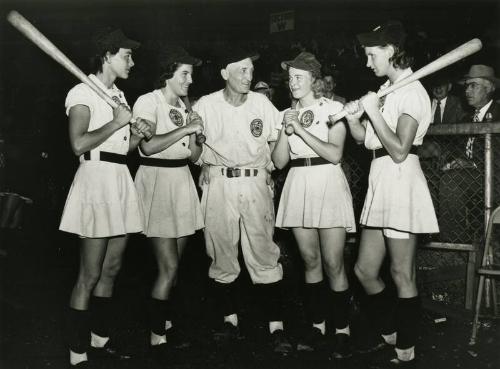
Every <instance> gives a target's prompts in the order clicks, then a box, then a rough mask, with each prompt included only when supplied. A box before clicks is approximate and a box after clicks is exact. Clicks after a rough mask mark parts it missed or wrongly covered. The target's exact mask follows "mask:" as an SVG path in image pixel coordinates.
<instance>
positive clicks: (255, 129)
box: [250, 119, 264, 137]
mask: <svg viewBox="0 0 500 369" xmlns="http://www.w3.org/2000/svg"><path fill="white" fill-rule="evenodd" d="M263 127H264V124H263V123H262V120H260V119H254V120H252V123H250V132H252V134H253V135H254V137H260V136H261V135H262V128H263Z"/></svg>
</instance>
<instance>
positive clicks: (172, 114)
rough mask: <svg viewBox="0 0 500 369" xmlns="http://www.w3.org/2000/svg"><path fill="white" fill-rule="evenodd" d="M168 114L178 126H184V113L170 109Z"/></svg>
mask: <svg viewBox="0 0 500 369" xmlns="http://www.w3.org/2000/svg"><path fill="white" fill-rule="evenodd" d="M168 116H169V117H170V120H171V121H172V123H174V124H175V125H176V126H177V127H182V125H183V124H184V118H182V114H181V113H179V111H178V110H176V109H170V112H169V113H168Z"/></svg>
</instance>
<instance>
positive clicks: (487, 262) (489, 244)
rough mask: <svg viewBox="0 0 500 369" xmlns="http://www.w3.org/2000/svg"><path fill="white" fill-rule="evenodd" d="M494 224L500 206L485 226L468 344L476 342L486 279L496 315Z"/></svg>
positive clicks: (499, 267) (498, 272) (499, 272)
mask: <svg viewBox="0 0 500 369" xmlns="http://www.w3.org/2000/svg"><path fill="white" fill-rule="evenodd" d="M495 224H500V206H499V207H497V208H496V209H495V210H494V211H493V213H492V214H491V216H490V219H489V221H488V227H487V228H486V241H485V243H484V251H483V260H482V262H481V266H480V267H479V268H478V270H477V273H478V274H479V286H478V290H477V297H476V308H475V311H474V321H473V323H472V335H471V338H470V342H469V344H470V345H474V344H475V343H476V338H477V331H478V328H479V313H480V310H481V303H482V300H483V292H484V290H485V280H486V279H490V281H491V286H492V304H493V306H492V307H493V313H494V314H495V316H497V315H498V306H497V296H496V288H495V287H496V286H495V284H496V283H495V280H494V279H493V278H496V277H499V276H500V259H499V256H498V255H495V250H494V242H493V240H492V233H493V227H494V225H495ZM496 253H500V250H496Z"/></svg>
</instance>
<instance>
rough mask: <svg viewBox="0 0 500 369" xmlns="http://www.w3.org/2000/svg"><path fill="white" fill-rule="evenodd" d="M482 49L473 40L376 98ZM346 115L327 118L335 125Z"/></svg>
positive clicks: (477, 42) (345, 113)
mask: <svg viewBox="0 0 500 369" xmlns="http://www.w3.org/2000/svg"><path fill="white" fill-rule="evenodd" d="M482 47H483V45H482V43H481V40H479V39H478V38H474V39H472V40H470V41H469V42H466V43H465V44H462V45H460V46H459V47H457V48H456V49H453V50H451V51H450V52H449V53H446V54H444V55H443V56H440V57H439V58H437V59H436V60H434V61H433V62H430V63H429V64H427V65H425V66H423V67H422V68H420V69H419V70H417V71H415V72H413V73H412V74H411V75H409V76H408V77H406V78H404V79H402V80H401V81H398V82H396V83H395V84H393V85H392V86H389V87H388V88H386V89H384V90H381V91H379V92H377V96H378V97H383V96H385V95H388V94H390V93H391V92H393V91H395V90H397V89H398V88H401V87H403V86H406V85H407V84H409V83H412V82H415V81H416V80H418V79H420V78H424V77H426V76H428V75H430V74H432V73H435V72H437V71H438V70H441V69H443V68H445V67H447V66H449V65H451V64H453V63H456V62H457V61H459V60H462V59H464V58H466V57H467V56H469V55H471V54H474V53H475V52H478V51H479V50H481V48H482ZM346 115H347V112H346V111H345V110H342V111H341V112H339V113H337V114H335V115H330V116H329V117H328V118H329V119H330V122H331V123H335V122H337V121H339V120H340V119H342V118H344V117H345V116H346Z"/></svg>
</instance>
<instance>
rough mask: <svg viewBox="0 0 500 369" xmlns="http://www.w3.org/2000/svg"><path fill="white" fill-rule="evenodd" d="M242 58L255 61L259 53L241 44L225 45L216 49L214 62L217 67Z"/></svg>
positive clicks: (222, 66) (223, 66)
mask: <svg viewBox="0 0 500 369" xmlns="http://www.w3.org/2000/svg"><path fill="white" fill-rule="evenodd" d="M244 59H250V60H252V61H256V60H257V59H259V54H258V53H257V52H253V51H250V50H247V49H244V48H243V47H241V46H233V45H225V46H224V47H221V48H219V49H218V50H217V51H216V57H215V62H216V64H217V65H218V66H219V67H221V68H225V67H226V66H227V65H228V64H231V63H236V62H239V61H241V60H244Z"/></svg>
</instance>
